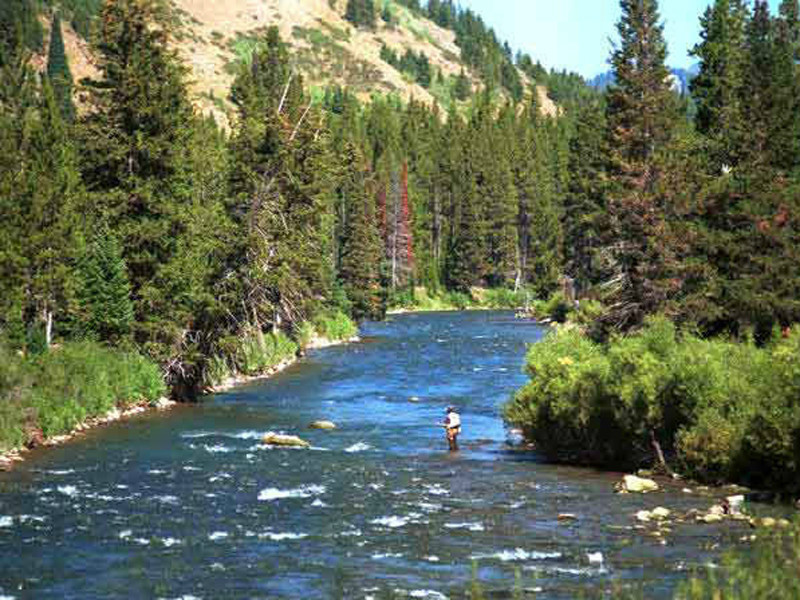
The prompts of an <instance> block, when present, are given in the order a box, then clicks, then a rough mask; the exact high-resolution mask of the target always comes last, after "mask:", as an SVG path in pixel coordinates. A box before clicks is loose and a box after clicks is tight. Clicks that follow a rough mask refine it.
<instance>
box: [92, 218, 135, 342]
mask: <svg viewBox="0 0 800 600" xmlns="http://www.w3.org/2000/svg"><path fill="white" fill-rule="evenodd" d="M78 268H79V273H80V278H79V281H80V284H79V287H78V304H79V307H80V312H79V318H78V321H79V325H78V327H79V330H80V332H81V333H82V334H83V335H85V336H88V337H92V338H95V339H98V340H102V341H108V342H119V341H120V340H121V339H122V338H125V337H126V336H128V335H129V334H130V332H131V328H132V325H133V319H134V311H133V302H132V301H131V286H130V282H129V281H128V274H127V269H126V268H125V261H124V259H123V258H122V249H121V247H120V244H119V243H118V242H117V240H116V238H115V237H114V234H113V233H112V232H111V231H110V230H109V229H108V228H107V227H101V228H100V229H99V230H98V231H97V233H96V235H95V236H94V239H93V240H92V241H91V242H90V243H89V245H88V246H87V248H86V250H85V252H84V254H83V256H82V257H81V260H80V262H79V264H78Z"/></svg>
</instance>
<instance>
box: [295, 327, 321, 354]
mask: <svg viewBox="0 0 800 600" xmlns="http://www.w3.org/2000/svg"><path fill="white" fill-rule="evenodd" d="M316 335H317V332H316V330H315V329H314V326H313V325H312V324H311V323H309V322H308V321H303V322H302V323H300V324H299V325H297V326H296V327H295V333H294V338H295V341H296V342H297V345H298V346H300V348H308V347H309V346H310V345H311V342H313V341H314V337H315V336H316Z"/></svg>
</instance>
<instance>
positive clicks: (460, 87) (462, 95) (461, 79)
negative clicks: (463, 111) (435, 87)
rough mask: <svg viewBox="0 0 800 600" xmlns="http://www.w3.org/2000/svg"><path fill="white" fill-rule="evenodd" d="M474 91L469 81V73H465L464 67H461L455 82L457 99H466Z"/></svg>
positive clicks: (454, 88) (454, 95)
mask: <svg viewBox="0 0 800 600" xmlns="http://www.w3.org/2000/svg"><path fill="white" fill-rule="evenodd" d="M471 93H472V85H471V84H470V82H469V78H468V77H467V74H466V73H464V69H463V68H462V69H461V72H460V73H459V74H458V77H456V81H455V83H454V84H453V97H454V98H455V99H456V100H460V101H462V102H463V101H464V100H466V99H467V98H469V95H470V94H471Z"/></svg>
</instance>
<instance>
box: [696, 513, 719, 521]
mask: <svg viewBox="0 0 800 600" xmlns="http://www.w3.org/2000/svg"><path fill="white" fill-rule="evenodd" d="M697 520H698V521H700V522H701V523H719V522H721V521H722V520H723V516H722V515H718V514H717V513H708V514H707V515H702V516H698V517H697Z"/></svg>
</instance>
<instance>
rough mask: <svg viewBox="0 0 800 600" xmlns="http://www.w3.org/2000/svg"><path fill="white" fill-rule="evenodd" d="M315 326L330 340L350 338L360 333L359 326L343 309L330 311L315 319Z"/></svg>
mask: <svg viewBox="0 0 800 600" xmlns="http://www.w3.org/2000/svg"><path fill="white" fill-rule="evenodd" d="M314 327H315V328H316V330H317V331H318V332H319V334H320V335H321V336H323V337H326V338H328V339H329V340H334V341H337V340H349V339H350V338H352V337H355V336H356V335H358V326H357V325H356V324H355V323H354V322H353V320H352V319H351V318H350V317H348V316H347V315H346V314H344V313H343V312H341V311H335V312H328V313H323V314H321V315H318V316H317V317H316V318H315V319H314Z"/></svg>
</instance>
